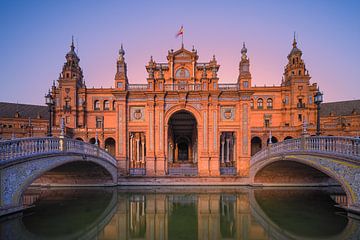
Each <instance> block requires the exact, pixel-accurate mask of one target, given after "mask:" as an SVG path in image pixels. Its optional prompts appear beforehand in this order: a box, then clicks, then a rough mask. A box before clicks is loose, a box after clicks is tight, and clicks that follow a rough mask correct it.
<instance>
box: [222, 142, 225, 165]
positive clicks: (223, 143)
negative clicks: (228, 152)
mask: <svg viewBox="0 0 360 240" xmlns="http://www.w3.org/2000/svg"><path fill="white" fill-rule="evenodd" d="M224 151H225V141H224V139H223V138H222V139H221V163H224V153H225V152H224Z"/></svg>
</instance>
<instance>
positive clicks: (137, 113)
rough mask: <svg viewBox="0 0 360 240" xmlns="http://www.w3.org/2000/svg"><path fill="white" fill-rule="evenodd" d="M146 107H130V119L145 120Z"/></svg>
mask: <svg viewBox="0 0 360 240" xmlns="http://www.w3.org/2000/svg"><path fill="white" fill-rule="evenodd" d="M144 116H145V115H144V107H130V121H135V122H137V121H144V120H145V118H144Z"/></svg>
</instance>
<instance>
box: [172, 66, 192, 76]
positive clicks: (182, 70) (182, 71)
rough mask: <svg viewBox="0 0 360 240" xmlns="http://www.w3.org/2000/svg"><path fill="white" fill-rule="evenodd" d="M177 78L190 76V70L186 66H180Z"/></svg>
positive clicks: (176, 74)
mask: <svg viewBox="0 0 360 240" xmlns="http://www.w3.org/2000/svg"><path fill="white" fill-rule="evenodd" d="M175 78H190V72H189V70H187V69H186V68H180V69H178V70H177V71H176V73H175Z"/></svg>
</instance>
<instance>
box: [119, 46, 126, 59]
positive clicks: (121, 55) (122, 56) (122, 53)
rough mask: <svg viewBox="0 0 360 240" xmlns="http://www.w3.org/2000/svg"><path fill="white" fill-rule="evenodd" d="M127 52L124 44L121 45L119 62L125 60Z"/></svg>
mask: <svg viewBox="0 0 360 240" xmlns="http://www.w3.org/2000/svg"><path fill="white" fill-rule="evenodd" d="M124 55H125V51H124V48H123V44H122V43H121V46H120V50H119V60H124Z"/></svg>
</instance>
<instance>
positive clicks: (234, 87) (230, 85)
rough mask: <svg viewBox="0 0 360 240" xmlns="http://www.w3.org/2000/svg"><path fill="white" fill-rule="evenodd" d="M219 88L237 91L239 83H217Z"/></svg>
mask: <svg viewBox="0 0 360 240" xmlns="http://www.w3.org/2000/svg"><path fill="white" fill-rule="evenodd" d="M219 90H221V91H237V90H239V85H238V84H237V83H225V84H219Z"/></svg>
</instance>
